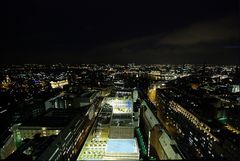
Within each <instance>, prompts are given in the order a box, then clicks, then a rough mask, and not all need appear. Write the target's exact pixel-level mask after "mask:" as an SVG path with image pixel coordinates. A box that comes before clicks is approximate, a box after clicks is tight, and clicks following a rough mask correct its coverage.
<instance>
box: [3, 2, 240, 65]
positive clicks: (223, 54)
mask: <svg viewBox="0 0 240 161" xmlns="http://www.w3.org/2000/svg"><path fill="white" fill-rule="evenodd" d="M239 2H240V1H239V0H225V1H220V0H188V1H187V0H176V1H173V0H165V1H160V2H158V3H157V1H156V2H153V1H152V3H150V2H147V3H146V2H145V3H144V2H138V1H131V2H127V1H124V2H121V1H114V2H112V1H104V2H103V1H96V2H93V1H89V2H84V3H83V2H77V1H75V2H71V1H63V0H56V1H55V0H51V1H50V0H32V1H28V0H24V1H19V0H18V1H11V2H10V1H9V2H8V7H7V18H6V19H7V21H8V23H7V25H8V26H7V28H8V30H7V40H4V43H2V44H1V46H2V47H1V48H2V49H3V50H2V51H1V53H2V54H1V55H2V58H1V61H0V63H1V64H3V63H18V64H21V63H59V62H62V63H131V62H135V63H144V64H146V63H221V64H240V25H239V20H240V19H239V18H240V11H239V10H240V3H239ZM1 32H4V33H6V31H1Z"/></svg>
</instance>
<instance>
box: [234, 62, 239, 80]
mask: <svg viewBox="0 0 240 161" xmlns="http://www.w3.org/2000/svg"><path fill="white" fill-rule="evenodd" d="M234 82H235V83H239V84H240V66H239V65H237V66H236V68H235V74H234Z"/></svg>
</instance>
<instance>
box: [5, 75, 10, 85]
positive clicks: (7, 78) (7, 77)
mask: <svg viewBox="0 0 240 161" xmlns="http://www.w3.org/2000/svg"><path fill="white" fill-rule="evenodd" d="M6 83H11V79H10V78H9V75H6Z"/></svg>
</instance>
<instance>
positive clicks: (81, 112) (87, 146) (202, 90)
mask: <svg viewBox="0 0 240 161" xmlns="http://www.w3.org/2000/svg"><path fill="white" fill-rule="evenodd" d="M45 71H51V72H48V73H47V72H45ZM56 71H58V72H56ZM93 72H94V73H95V74H94V75H93V74H92V73H93ZM156 73H157V74H156ZM59 78H61V79H62V80H63V81H64V82H63V83H64V84H62V85H61V87H58V88H56V87H55V86H52V82H53V81H54V80H56V79H57V80H58V81H59V82H61V80H60V79H59ZM65 82H68V83H65ZM239 89H240V79H239V66H236V65H211V64H209V65H206V64H203V65H201V64H199V65H192V64H183V65H157V64H156V65H138V64H127V65H117V64H116V65H110V64H104V65H103V64H81V65H66V64H65V65H64V64H55V65H37V64H26V65H7V66H2V67H1V108H0V109H1V112H0V114H1V122H2V123H3V122H4V124H1V151H0V152H1V153H0V156H1V159H7V160H19V159H21V160H22V159H23V160H139V159H140V160H142V159H149V160H159V159H160V160H162V159H163V160H168V159H170V160H172V159H173V160H184V159H224V160H225V159H226V160H235V159H239V155H238V152H239V150H240V147H239V145H240V144H239V143H240V126H239V125H240V119H239V115H240V99H239V98H240V95H239V92H240V90H239Z"/></svg>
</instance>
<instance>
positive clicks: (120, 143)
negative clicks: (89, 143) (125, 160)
mask: <svg viewBox="0 0 240 161" xmlns="http://www.w3.org/2000/svg"><path fill="white" fill-rule="evenodd" d="M106 152H107V153H138V145H137V141H136V139H108V142H107V148H106Z"/></svg>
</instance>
